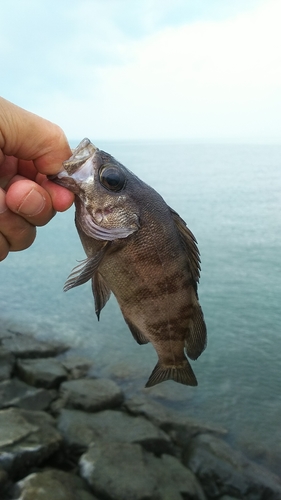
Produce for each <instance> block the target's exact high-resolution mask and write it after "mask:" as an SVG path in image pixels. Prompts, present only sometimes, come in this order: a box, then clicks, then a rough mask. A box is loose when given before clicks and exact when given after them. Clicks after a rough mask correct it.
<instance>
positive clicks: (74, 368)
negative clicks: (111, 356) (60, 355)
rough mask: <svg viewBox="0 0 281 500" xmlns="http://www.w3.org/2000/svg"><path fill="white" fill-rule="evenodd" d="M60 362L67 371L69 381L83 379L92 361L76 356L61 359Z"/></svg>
mask: <svg viewBox="0 0 281 500" xmlns="http://www.w3.org/2000/svg"><path fill="white" fill-rule="evenodd" d="M60 361H61V364H62V365H63V366H64V368H65V369H66V370H67V372H68V374H69V378H70V379H78V378H81V377H84V376H85V375H86V374H87V373H88V371H89V369H90V368H91V366H92V365H93V361H92V360H91V359H88V358H82V357H78V356H69V357H67V358H64V359H61V360H60Z"/></svg>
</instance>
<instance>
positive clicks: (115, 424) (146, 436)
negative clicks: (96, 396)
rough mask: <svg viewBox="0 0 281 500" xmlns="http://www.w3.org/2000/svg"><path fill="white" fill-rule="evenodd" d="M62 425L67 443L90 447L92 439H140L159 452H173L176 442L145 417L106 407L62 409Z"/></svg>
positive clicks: (95, 440) (60, 417)
mask: <svg viewBox="0 0 281 500" xmlns="http://www.w3.org/2000/svg"><path fill="white" fill-rule="evenodd" d="M58 429H59V431H60V433H61V434H62V436H63V437H64V440H65V441H66V443H67V445H68V446H70V447H77V448H78V449H79V448H82V449H86V448H87V447H88V446H89V444H90V443H91V442H97V441H106V442H119V443H139V444H141V445H142V446H143V447H144V448H146V449H147V450H149V451H152V452H153V453H156V454H161V453H172V452H173V447H172V443H171V441H170V439H169V437H168V436H167V434H165V433H164V432H163V431H161V430H160V429H158V428H157V427H156V426H155V425H153V424H152V423H151V422H149V421H148V420H146V419H145V418H143V417H132V416H130V415H127V414H126V413H124V412H120V411H115V410H104V411H101V412H98V413H94V414H89V413H84V412H81V411H78V410H62V411H61V414H60V416H59V419H58Z"/></svg>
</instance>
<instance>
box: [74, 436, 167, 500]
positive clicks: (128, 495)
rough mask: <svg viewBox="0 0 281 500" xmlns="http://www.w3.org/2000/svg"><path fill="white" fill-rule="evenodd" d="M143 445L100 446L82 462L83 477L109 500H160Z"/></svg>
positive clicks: (81, 460)
mask: <svg viewBox="0 0 281 500" xmlns="http://www.w3.org/2000/svg"><path fill="white" fill-rule="evenodd" d="M146 456H147V452H145V451H144V450H143V449H142V447H141V446H140V445H139V444H129V443H109V442H108V443H105V442H99V443H97V444H94V445H93V446H91V447H90V449H89V450H88V451H87V452H86V453H85V454H84V455H82V457H81V458H80V462H79V465H80V475H81V476H82V477H83V478H84V479H86V481H87V482H88V483H89V485H90V486H91V488H92V490H93V492H94V494H95V495H97V496H98V497H99V496H100V497H101V498H106V499H107V500H148V499H149V500H160V497H159V494H158V491H157V490H158V487H157V481H156V479H155V478H154V477H153V474H152V473H151V471H150V470H149V468H148V467H147V464H146Z"/></svg>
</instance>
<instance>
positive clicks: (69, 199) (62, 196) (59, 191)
mask: <svg viewBox="0 0 281 500" xmlns="http://www.w3.org/2000/svg"><path fill="white" fill-rule="evenodd" d="M39 175H40V174H39ZM41 186H42V187H43V188H44V189H46V191H48V193H49V195H50V196H51V198H52V203H53V207H54V209H55V210H56V211H58V212H64V211H65V210H67V209H68V208H70V207H71V205H72V203H73V201H74V194H73V193H71V191H69V190H68V189H66V188H64V187H62V186H58V185H57V184H55V183H54V182H52V181H49V180H48V179H46V178H45V179H44V180H42V182H41Z"/></svg>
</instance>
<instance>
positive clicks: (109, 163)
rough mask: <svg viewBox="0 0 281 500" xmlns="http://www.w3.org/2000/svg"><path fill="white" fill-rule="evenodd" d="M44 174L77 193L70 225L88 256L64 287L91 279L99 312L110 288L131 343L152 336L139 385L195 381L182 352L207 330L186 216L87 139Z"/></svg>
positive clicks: (196, 349) (191, 352)
mask: <svg viewBox="0 0 281 500" xmlns="http://www.w3.org/2000/svg"><path fill="white" fill-rule="evenodd" d="M50 178H51V180H53V182H55V183H57V184H59V185H61V186H64V187H66V188H67V189H69V190H70V191H72V192H73V193H74V194H75V224H76V228H77V231H78V234H79V237H80V239H81V242H82V245H83V247H84V250H85V253H86V256H87V257H86V259H85V260H83V261H81V262H80V263H79V264H78V265H77V266H76V267H75V268H74V269H73V271H72V272H71V274H70V275H69V277H68V279H67V281H66V283H65V286H64V290H65V291H67V290H69V289H71V288H74V287H76V286H79V285H82V284H84V283H86V282H87V281H89V280H91V282H92V291H93V296H94V301H95V312H96V315H97V318H98V319H100V313H101V310H102V309H103V307H104V306H105V304H106V303H107V301H108V299H109V297H110V294H111V292H112V293H113V294H114V295H115V297H116V299H117V302H118V304H119V306H120V309H121V311H122V314H123V317H124V320H125V322H126V323H127V325H128V327H129V329H130V331H131V333H132V335H133V337H134V338H135V340H136V341H137V343H138V344H140V345H142V344H147V343H148V342H151V343H152V345H153V347H154V349H155V350H156V353H157V355H158V362H157V364H156V366H155V368H154V370H153V371H152V373H151V375H150V377H149V379H148V382H147V383H146V386H145V387H151V386H153V385H156V384H158V383H160V382H163V381H166V380H174V381H175V382H178V383H180V384H184V385H190V386H196V385H197V384H198V382H197V379H196V376H195V374H194V372H193V369H192V367H191V364H190V362H189V360H188V358H190V359H191V360H195V359H197V358H198V357H199V356H200V354H201V353H202V352H203V350H204V349H205V347H206V341H207V329H206V324H205V321H204V316H203V312H202V309H201V306H200V304H199V300H198V292H197V286H198V283H199V277H200V270H201V269H200V255H199V250H198V246H197V241H196V239H195V237H194V235H193V234H192V232H191V231H190V230H189V229H188V227H187V225H186V223H185V222H184V220H183V219H182V218H181V217H180V216H179V215H178V213H177V212H175V211H174V210H173V209H172V208H170V207H169V206H168V205H167V204H166V202H165V201H164V199H163V198H162V197H161V196H160V194H158V193H157V192H156V191H155V190H154V189H153V188H152V187H150V186H148V185H147V184H146V183H145V182H143V181H142V180H140V179H139V178H138V177H137V176H136V175H135V174H134V173H133V172H131V171H130V170H129V169H127V168H126V167H125V166H124V165H122V164H121V163H120V162H118V161H117V160H116V159H115V158H114V157H113V156H111V155H110V154H108V153H106V152H105V151H102V150H100V149H98V148H97V147H96V146H94V144H92V143H91V141H90V140H89V139H87V138H86V139H84V140H82V141H81V142H80V144H79V145H78V146H77V147H76V148H75V149H74V150H73V151H72V156H71V157H70V158H69V160H67V161H65V162H64V163H63V165H62V170H61V171H60V172H59V173H58V174H57V175H56V176H51V177H50Z"/></svg>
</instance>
